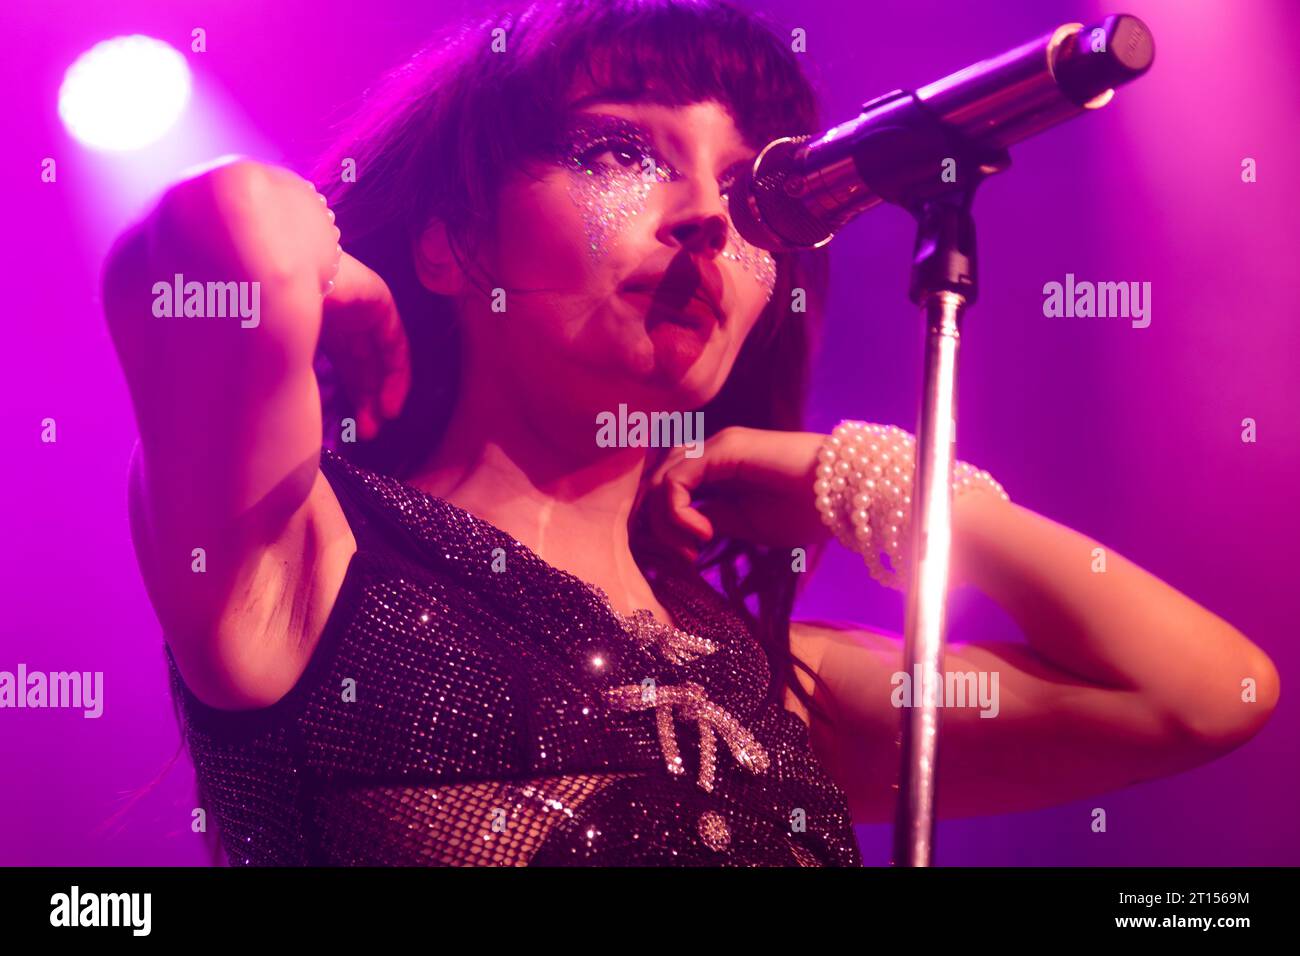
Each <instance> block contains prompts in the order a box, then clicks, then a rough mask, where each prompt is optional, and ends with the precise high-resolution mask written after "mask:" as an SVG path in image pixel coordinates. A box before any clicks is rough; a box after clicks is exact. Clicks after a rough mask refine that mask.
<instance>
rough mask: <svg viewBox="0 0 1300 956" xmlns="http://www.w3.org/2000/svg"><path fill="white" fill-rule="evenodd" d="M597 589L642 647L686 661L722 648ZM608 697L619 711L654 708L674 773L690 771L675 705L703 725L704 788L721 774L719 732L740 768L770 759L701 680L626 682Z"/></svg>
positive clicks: (754, 769)
mask: <svg viewBox="0 0 1300 956" xmlns="http://www.w3.org/2000/svg"><path fill="white" fill-rule="evenodd" d="M595 590H596V592H597V593H598V594H599V595H600V597H601V600H602V601H604V603H605V606H606V607H607V608H608V609H609V610H610V612H611V613H612V614H613V615H614V617H616V618H617V619H618V621H619V623H620V624H622V625H623V630H624V631H625V632H627V634H628V636H629V637H631V638H632V639H633V640H634V641H636V642H637V643H638V644H639V645H641V646H642V647H645V648H647V649H653V650H654V651H656V652H657V653H658V654H659V656H660V657H662V658H663V659H664V660H666V661H668V662H669V663H671V664H678V665H680V664H685V663H688V662H690V661H692V660H694V659H695V658H697V657H703V656H705V655H707V654H712V653H713V652H714V651H716V650H717V649H718V645H717V644H715V643H714V642H713V641H710V640H709V639H708V638H704V637H700V636H698V635H696V634H691V633H689V632H688V631H684V630H682V629H681V628H679V627H673V626H671V625H668V624H664V623H662V622H660V621H659V620H658V619H657V618H656V617H655V616H654V613H653V612H652V611H650V610H649V609H648V608H638V609H637V610H636V611H634V612H633V613H632V614H631V615H625V614H620V613H619V612H618V611H616V610H614V607H613V605H612V604H611V603H610V601H609V596H608V595H607V594H606V593H605V592H604V591H603V590H602V589H601V588H599V587H596V588H595ZM606 697H607V699H608V700H609V703H610V706H612V707H614V708H615V709H616V710H621V711H625V712H634V711H639V710H653V711H654V712H655V725H656V727H657V728H658V732H659V748H660V750H661V751H662V753H663V755H664V762H665V764H667V766H668V772H669V773H672V774H677V775H680V774H684V773H685V772H686V768H685V767H684V766H683V764H682V756H681V751H680V750H679V749H678V747H677V734H676V729H675V728H674V726H673V708H674V707H676V708H677V710H678V712H679V713H680V714H681V716H682V717H684V718H686V719H687V720H694V721H696V723H697V725H698V726H699V729H700V773H699V778H698V781H697V782H698V783H699V786H700V788H701V789H702V790H704V791H705V792H706V793H712V792H713V786H714V783H715V781H716V778H717V750H718V746H717V738H718V737H719V736H721V737H722V740H723V742H724V743H726V745H727V747H728V748H729V749H730V750H731V754H732V756H733V757H735V758H736V762H737V763H739V764H740V765H741V766H742V767H744V768H745V769H747V770H749V771H750V772H751V773H762V772H764V771H765V770H767V767H768V764H769V758H768V755H767V751H766V750H764V749H763V745H762V744H761V743H759V742H758V739H757V738H756V737H755V736H754V735H753V734H751V733H750V732H749V731H748V730H746V729H745V727H744V726H742V725H741V723H740V721H738V720H737V719H736V718H735V717H734V716H732V715H731V714H730V713H729V712H728V711H727V710H726V709H725V708H722V707H719V706H718V705H717V704H715V703H713V701H711V700H709V698H708V696H707V695H706V694H705V691H704V688H703V687H701V686H700V685H699V684H696V683H694V682H691V681H687V682H685V683H682V684H676V685H673V686H669V687H658V686H655V685H654V683H653V682H650V681H648V682H647V683H646V684H624V685H622V686H621V687H613V688H611V689H609V690H608V691H606Z"/></svg>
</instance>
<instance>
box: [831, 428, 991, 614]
mask: <svg viewBox="0 0 1300 956" xmlns="http://www.w3.org/2000/svg"><path fill="white" fill-rule="evenodd" d="M915 446H916V439H915V438H914V437H913V436H912V435H911V434H909V433H908V432H905V431H903V429H901V428H899V427H897V426H896V425H873V424H869V423H867V422H859V421H849V420H846V421H842V422H840V424H839V425H837V426H836V427H835V430H834V431H833V432H831V434H830V435H829V436H828V437H827V438H826V440H825V441H824V442H823V443H822V447H821V449H820V450H819V451H818V453H817V480H816V482H815V483H814V485H813V490H814V494H815V495H816V501H817V511H818V513H819V514H821V517H822V521H823V522H825V524H826V526H827V527H828V528H830V529H831V531H832V532H834V534H835V537H836V538H838V539H839V540H840V543H841V544H843V545H844V546H845V547H846V548H848V549H849V550H851V551H856V552H858V553H859V554H861V555H862V556H863V559H864V561H865V562H866V565H867V568H868V569H869V570H870V571H871V576H872V577H873V578H875V579H876V580H877V581H879V582H880V583H881V584H883V585H885V586H886V587H891V588H895V589H896V590H900V591H901V590H905V589H906V587H907V567H908V560H909V558H910V551H911V527H910V525H911V512H912V494H911V487H912V477H913V474H914V473H915V471H916V457H915ZM953 472H954V476H953V494H954V496H956V495H960V494H961V493H962V492H965V491H968V490H970V489H971V488H974V487H976V486H983V487H985V488H987V489H988V490H990V491H992V492H993V493H994V494H996V495H998V496H999V497H1000V498H1001V499H1002V500H1003V501H1010V500H1011V499H1010V498H1009V497H1008V496H1007V493H1006V491H1004V490H1003V488H1002V486H1001V485H1000V484H998V482H997V481H996V480H995V479H994V478H993V476H992V475H990V474H989V473H988V472H987V471H982V470H980V469H978V468H975V467H974V466H972V465H968V464H967V463H966V462H964V461H958V462H956V463H955V465H954V468H953ZM882 557H883V558H885V559H887V560H888V562H889V563H888V565H886V564H885V563H884V561H882Z"/></svg>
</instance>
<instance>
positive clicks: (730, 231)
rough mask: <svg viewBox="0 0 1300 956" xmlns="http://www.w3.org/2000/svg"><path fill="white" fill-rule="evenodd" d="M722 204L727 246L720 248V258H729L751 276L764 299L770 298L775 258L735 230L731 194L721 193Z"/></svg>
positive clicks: (772, 289) (772, 287)
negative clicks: (725, 223)
mask: <svg viewBox="0 0 1300 956" xmlns="http://www.w3.org/2000/svg"><path fill="white" fill-rule="evenodd" d="M722 206H723V208H724V209H726V211H727V247H726V248H725V249H724V250H722V258H724V259H730V260H731V261H732V262H734V263H736V264H737V265H738V266H740V268H741V269H743V270H744V271H745V272H747V273H748V274H749V275H751V276H753V278H754V281H755V282H757V283H758V284H759V285H760V286H761V287H762V289H763V293H764V300H765V301H766V300H768V299H771V298H772V293H773V291H774V290H775V289H776V260H775V259H773V258H772V256H771V254H770V253H769V252H768V251H767V250H766V249H760V248H759V247H758V246H754V245H750V243H749V242H747V241H746V240H745V239H744V238H743V237H742V236H741V235H740V233H738V232H737V231H736V227H735V225H733V224H732V221H731V196H730V195H729V194H728V193H723V194H722Z"/></svg>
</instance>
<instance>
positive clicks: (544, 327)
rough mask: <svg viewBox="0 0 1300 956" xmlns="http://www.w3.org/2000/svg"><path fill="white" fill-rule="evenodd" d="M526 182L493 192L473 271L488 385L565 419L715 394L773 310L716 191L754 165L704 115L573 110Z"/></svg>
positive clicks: (713, 117) (734, 136)
mask: <svg viewBox="0 0 1300 956" xmlns="http://www.w3.org/2000/svg"><path fill="white" fill-rule="evenodd" d="M563 139H564V142H563V143H562V145H561V146H560V147H559V149H558V150H557V152H556V155H555V158H554V160H553V161H552V162H550V163H548V164H538V165H537V166H530V167H529V170H530V171H531V172H532V174H533V176H536V177H537V178H533V176H530V175H527V174H523V171H521V175H517V176H514V177H512V178H511V180H510V181H509V182H508V183H507V184H506V185H505V186H504V188H503V192H502V195H501V202H500V206H499V208H500V214H499V217H498V222H497V228H496V231H495V232H496V234H495V237H494V238H493V240H492V241H491V242H490V243H489V244H488V247H487V248H486V249H485V250H484V251H483V253H480V256H479V260H480V262H481V263H483V264H484V265H485V266H486V267H487V269H488V273H487V274H488V276H489V277H490V278H491V281H492V283H493V284H494V285H495V286H497V287H500V288H503V289H504V290H505V310H504V312H492V311H491V310H490V309H489V308H488V305H487V304H486V303H483V302H481V301H479V302H476V304H475V305H473V306H471V308H473V309H474V310H475V311H476V312H477V311H480V310H482V314H478V315H474V316H467V317H466V318H467V320H469V321H470V322H471V323H474V324H477V323H482V324H481V325H479V326H478V327H477V328H476V329H474V330H473V331H471V333H470V334H471V335H472V336H476V337H477V344H478V345H480V346H482V347H485V348H487V349H489V350H490V351H491V352H492V354H493V356H494V358H493V360H492V361H493V364H494V365H496V366H497V368H496V370H497V371H498V372H500V373H502V374H503V375H510V376H518V377H519V378H518V380H519V381H525V382H528V383H529V385H530V387H534V388H536V387H543V388H548V389H552V390H553V389H562V390H564V391H565V392H566V394H567V395H568V396H569V397H570V398H572V399H576V401H577V403H578V404H579V407H584V406H585V407H588V408H590V407H595V408H596V409H597V410H609V411H615V410H616V407H617V403H619V402H627V403H628V405H629V406H630V407H631V408H633V409H637V408H640V409H643V410H647V411H652V410H663V411H676V410H682V411H687V410H693V409H696V408H699V407H700V406H701V405H703V404H705V403H706V402H708V401H709V400H710V399H711V398H712V397H713V396H714V395H716V394H717V392H718V391H719V390H720V389H721V388H722V385H723V383H724V382H725V381H726V378H727V375H728V373H729V372H730V371H731V368H732V365H733V364H734V362H735V360H736V356H737V354H738V353H739V351H740V347H741V345H742V344H743V343H744V340H745V336H747V335H748V334H749V332H750V330H751V329H752V328H753V327H754V324H755V322H756V321H757V319H758V316H759V314H760V313H761V312H762V310H763V308H764V307H765V306H766V305H767V303H768V301H769V299H770V298H771V296H772V290H773V285H774V283H775V274H776V267H775V263H774V262H773V260H772V258H771V256H770V255H769V254H768V253H767V252H765V251H763V250H760V249H757V248H755V247H753V246H751V245H749V244H748V243H747V242H745V240H743V239H741V238H740V236H739V235H738V234H737V233H736V231H735V229H734V228H733V227H732V225H731V219H730V217H729V215H728V213H727V201H728V200H727V197H726V195H725V191H726V189H727V187H728V186H729V185H730V183H731V180H732V179H733V173H734V172H735V171H736V170H737V169H738V167H739V164H741V163H744V162H748V161H751V160H752V158H753V156H754V152H755V149H754V147H753V146H751V145H750V144H747V143H745V142H744V140H743V138H742V136H741V135H740V133H739V131H738V130H737V129H736V126H735V124H734V122H733V121H732V119H731V116H730V115H729V114H728V112H727V110H726V109H725V108H724V107H723V106H721V105H720V104H719V103H717V102H714V101H705V102H699V103H695V104H692V105H689V106H684V107H671V106H664V105H660V104H655V103H649V102H631V103H611V102H602V101H597V102H592V103H589V104H583V103H582V102H581V101H579V104H578V105H577V107H576V108H575V111H574V112H573V113H572V118H571V121H570V122H569V123H568V124H567V126H566V135H565V136H564V137H563Z"/></svg>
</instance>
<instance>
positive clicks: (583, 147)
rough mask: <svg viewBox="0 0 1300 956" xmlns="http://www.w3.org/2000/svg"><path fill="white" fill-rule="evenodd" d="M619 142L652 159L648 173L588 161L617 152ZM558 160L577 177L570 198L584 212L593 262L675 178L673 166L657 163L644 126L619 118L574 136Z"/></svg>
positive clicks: (570, 183) (583, 129)
mask: <svg viewBox="0 0 1300 956" xmlns="http://www.w3.org/2000/svg"><path fill="white" fill-rule="evenodd" d="M620 143H626V144H629V145H630V146H631V147H632V149H631V150H628V152H635V153H637V154H640V155H642V156H649V157H651V159H652V161H653V163H654V165H653V166H652V167H651V168H649V169H648V170H647V169H646V168H645V167H643V166H640V165H638V166H634V167H631V168H626V169H625V168H622V167H615V166H605V165H593V164H590V163H588V162H587V160H588V159H590V158H591V157H592V156H593V154H598V153H599V152H600V151H602V147H605V146H608V148H609V149H610V150H617V147H618V144H620ZM558 158H559V162H560V165H562V166H564V167H565V168H566V169H568V170H569V171H570V172H571V173H573V174H574V175H573V176H571V177H570V181H569V198H570V199H572V200H573V204H574V205H575V206H577V207H578V209H579V211H580V212H581V213H582V220H583V228H584V230H585V232H586V236H587V251H588V253H589V255H590V256H591V258H592V260H593V261H600V260H601V259H603V258H604V257H605V256H606V255H608V253H609V251H610V249H611V248H613V246H614V245H615V244H616V243H617V241H618V237H619V236H620V235H621V234H622V232H623V230H624V229H626V228H627V225H628V223H629V222H630V221H631V220H632V219H634V218H636V217H637V216H638V215H640V214H641V213H642V212H644V211H645V207H646V201H647V200H648V199H649V196H650V190H651V189H652V188H653V187H654V186H655V184H656V183H661V182H668V181H669V180H670V179H672V177H673V175H674V174H673V170H672V168H671V167H669V166H668V165H667V164H666V163H663V162H660V161H659V160H658V159H657V158H655V153H654V150H653V147H651V146H650V145H649V144H648V143H646V141H645V136H644V134H643V133H642V132H641V130H640V128H639V127H637V126H636V125H635V124H632V123H629V122H627V121H625V120H619V119H616V118H611V119H607V120H604V121H598V122H596V123H594V124H592V125H585V126H583V127H581V128H579V129H576V130H574V131H572V132H571V133H570V134H569V136H568V138H567V140H566V143H565V145H564V146H563V147H562V148H561V150H560V151H559V157H558Z"/></svg>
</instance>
